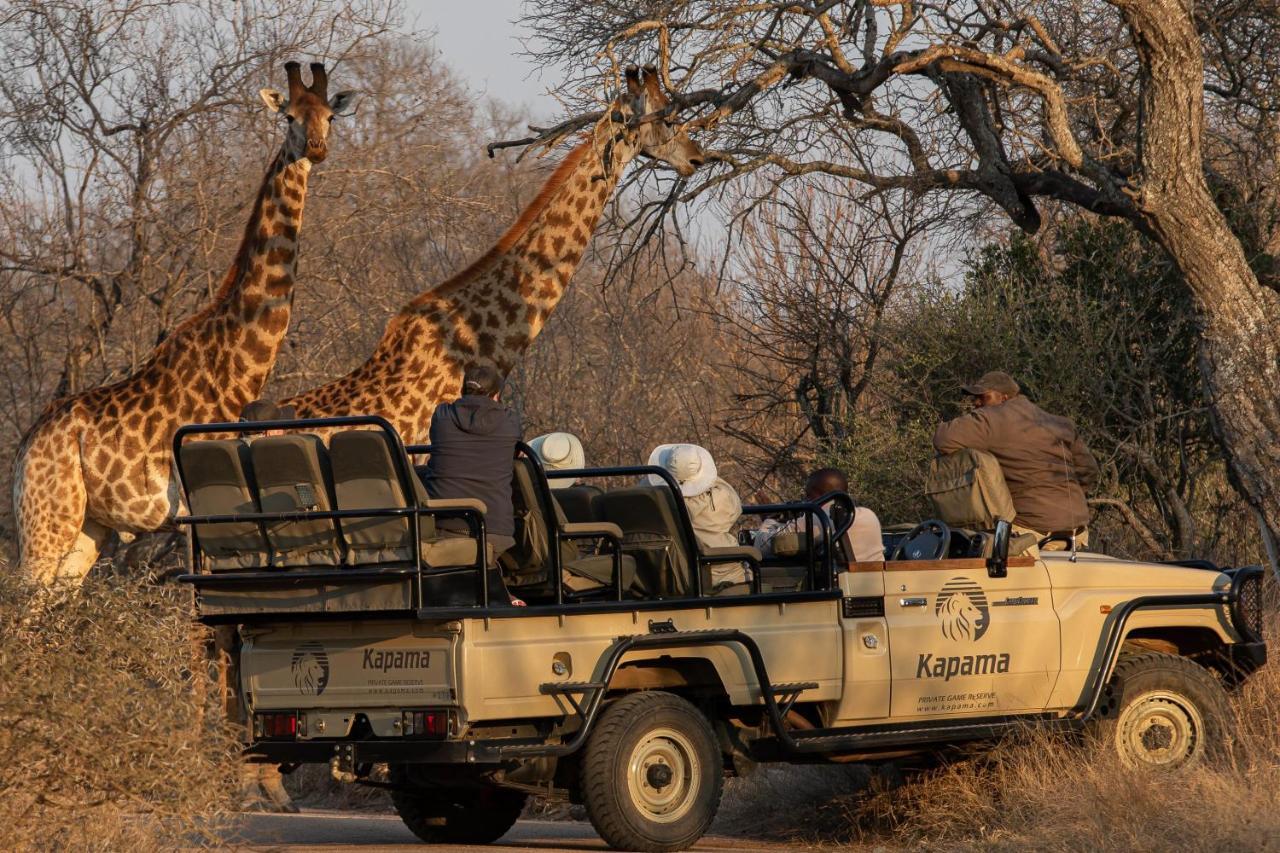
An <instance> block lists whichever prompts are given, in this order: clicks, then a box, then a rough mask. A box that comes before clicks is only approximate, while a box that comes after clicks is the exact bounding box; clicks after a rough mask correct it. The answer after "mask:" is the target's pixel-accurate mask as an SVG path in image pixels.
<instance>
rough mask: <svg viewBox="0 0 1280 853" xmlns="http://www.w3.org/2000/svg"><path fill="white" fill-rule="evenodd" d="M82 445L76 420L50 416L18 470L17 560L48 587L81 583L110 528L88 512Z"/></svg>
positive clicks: (34, 436)
mask: <svg viewBox="0 0 1280 853" xmlns="http://www.w3.org/2000/svg"><path fill="white" fill-rule="evenodd" d="M78 446H79V445H78V442H77V439H76V437H75V434H74V429H73V428H72V427H71V425H69V424H68V423H67V422H65V421H57V420H55V421H50V422H48V423H46V424H44V426H43V428H41V429H40V430H39V431H37V432H36V433H35V434H34V435H33V436H32V438H31V441H30V443H29V444H28V445H27V446H26V447H25V448H24V449H23V451H22V452H21V453H20V455H19V458H18V464H17V466H16V467H15V470H14V509H15V510H16V513H17V522H18V565H19V567H20V570H21V571H22V572H23V573H24V574H25V575H26V576H27V577H28V578H29V579H30V580H32V581H34V582H35V583H37V584H39V585H41V586H45V587H49V586H54V585H55V584H56V585H58V586H63V587H68V588H72V589H74V588H76V587H78V586H79V585H80V584H81V583H82V582H83V581H84V577H85V575H87V574H88V573H89V569H91V568H92V567H93V564H94V562H95V561H96V560H97V559H98V554H99V552H101V550H102V546H103V544H104V543H105V542H106V539H107V536H108V535H109V533H110V531H109V530H108V529H107V528H106V527H104V526H103V525H101V524H98V523H97V522H95V521H92V520H90V519H89V518H87V516H86V508H87V506H88V496H87V490H86V488H85V481H84V471H83V470H82V468H81V467H80V459H79V450H78Z"/></svg>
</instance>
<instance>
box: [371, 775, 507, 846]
mask: <svg viewBox="0 0 1280 853" xmlns="http://www.w3.org/2000/svg"><path fill="white" fill-rule="evenodd" d="M526 798H527V797H526V795H525V794H522V793H520V792H519V791H508V790H506V789H502V788H485V789H482V790H479V791H457V790H450V789H448V788H439V789H431V788H393V789H392V790H391V802H392V803H393V804H394V805H395V807H396V813H397V814H399V815H400V819H401V820H402V821H404V825H405V826H407V827H409V830H410V831H411V832H412V833H413V834H414V835H416V836H418V838H420V839H422V840H423V841H425V842H427V843H428V844H492V843H493V842H495V841H497V840H498V839H499V838H501V837H502V836H504V835H506V834H507V832H508V831H509V830H510V829H511V827H513V826H515V823H516V821H517V820H519V819H520V812H521V811H523V810H524V801H525V799H526Z"/></svg>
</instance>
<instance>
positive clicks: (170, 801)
mask: <svg viewBox="0 0 1280 853" xmlns="http://www.w3.org/2000/svg"><path fill="white" fill-rule="evenodd" d="M14 574H15V573H14V572H13V570H12V569H11V568H9V567H8V566H4V565H3V564H0V754H3V755H4V756H5V770H4V772H3V773H2V774H0V827H2V828H0V839H3V841H0V847H3V848H4V849H7V850H35V849H41V850H48V849H75V850H120V849H131V850H135V851H146V850H162V849H173V848H174V847H175V846H183V847H189V846H193V845H195V846H199V845H204V844H213V843H216V837H215V836H214V830H215V829H216V827H217V826H218V823H219V819H220V817H221V816H222V815H223V814H224V812H225V810H226V809H227V808H228V806H229V805H230V804H231V803H232V802H233V800H234V797H235V795H236V794H237V793H238V788H237V766H238V764H237V761H236V757H235V756H236V746H235V743H234V742H233V740H232V738H231V737H230V732H229V731H228V730H227V729H226V727H225V725H224V724H223V723H222V715H221V713H220V711H219V708H218V707H217V706H216V704H215V701H214V697H215V691H214V690H213V689H212V685H211V684H210V682H209V681H208V675H209V673H208V672H207V671H206V670H205V668H204V667H203V666H202V667H201V668H200V669H199V670H197V672H196V675H197V676H198V678H199V679H200V681H199V682H197V681H195V680H193V678H192V663H193V645H192V640H193V632H195V631H196V627H195V626H194V624H193V622H192V618H191V617H192V609H191V599H190V592H189V591H188V590H186V589H184V588H180V587H178V586H177V585H174V584H169V585H156V584H154V583H149V582H147V581H144V580H126V579H122V578H119V577H113V576H105V577H93V578H91V579H90V580H89V581H88V582H87V583H86V584H85V585H84V587H83V588H82V589H81V590H79V591H78V592H75V593H65V594H49V593H36V592H35V591H33V590H32V589H30V588H29V587H27V586H25V585H24V584H23V583H22V582H21V581H19V580H17V579H16V578H15V577H14ZM193 686H197V687H198V688H199V689H198V690H196V689H193ZM202 712H203V713H202Z"/></svg>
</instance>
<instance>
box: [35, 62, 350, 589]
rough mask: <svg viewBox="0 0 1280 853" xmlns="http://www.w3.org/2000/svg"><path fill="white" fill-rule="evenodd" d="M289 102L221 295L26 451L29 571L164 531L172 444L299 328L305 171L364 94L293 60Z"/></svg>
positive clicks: (59, 405)
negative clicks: (114, 538)
mask: <svg viewBox="0 0 1280 853" xmlns="http://www.w3.org/2000/svg"><path fill="white" fill-rule="evenodd" d="M284 67H285V73H286V75H287V77H288V81H289V93H288V96H285V95H282V94H281V93H280V92H277V91H276V90H274V89H262V90H261V91H260V92H259V94H260V96H261V97H262V100H263V101H264V102H265V103H266V105H267V107H268V109H270V110H271V111H273V112H276V113H278V114H279V115H281V116H283V117H284V118H285V119H286V120H287V122H288V126H287V129H286V132H285V139H284V142H283V144H282V145H281V146H280V150H279V152H278V153H277V154H276V156H275V158H274V159H273V160H272V161H271V165H270V166H269V167H268V169H267V172H266V176H265V177H264V178H263V181H262V187H261V189H259V191H258V195H257V199H256V201H255V202H254V205H253V208H252V211H251V213H250V215H249V222H248V225H246V226H245V231H244V237H243V239H242V240H241V242H240V247H239V250H238V251H237V252H236V256H235V259H234V261H233V262H232V264H231V268H230V269H229V270H228V271H227V274H226V277H225V278H224V279H223V281H222V284H221V286H220V288H219V289H218V291H217V292H216V294H215V296H214V298H213V300H212V302H211V303H210V304H208V305H207V306H205V307H204V308H203V309H202V310H200V311H199V312H198V313H196V314H195V315H193V316H191V317H189V318H187V319H186V320H185V321H183V322H182V323H180V324H179V325H178V326H177V327H176V328H174V330H173V331H172V333H170V334H169V335H168V336H167V337H166V338H165V339H164V341H162V342H161V343H160V344H159V345H158V346H157V347H156V348H155V350H153V351H152V353H151V354H150V356H149V357H148V358H147V360H146V362H144V363H143V364H142V365H141V367H139V368H138V369H137V370H136V371H135V372H133V373H132V374H130V375H129V376H128V377H126V378H125V379H122V380H120V381H119V382H116V383H113V384H110V385H104V386H100V387H97V388H91V389H88V390H85V391H82V392H80V393H78V394H75V395H72V396H69V397H64V398H62V399H59V400H55V401H54V402H53V403H51V404H50V405H49V407H48V408H46V409H45V411H44V413H43V414H42V415H41V416H40V417H39V418H38V419H37V420H36V422H35V424H33V425H32V427H31V429H30V430H28V432H27V433H26V435H25V436H24V437H23V439H22V441H21V443H20V444H19V446H18V453H17V458H16V462H15V467H14V478H13V491H14V508H15V510H16V513H17V526H18V565H19V567H20V571H22V572H24V573H25V574H26V575H27V576H28V577H30V578H31V579H33V580H35V581H36V582H37V583H40V584H43V585H46V586H48V585H53V584H54V583H58V584H60V585H61V584H67V585H72V586H76V585H78V584H79V583H80V582H81V581H82V580H83V579H84V576H85V575H86V574H87V573H88V571H89V569H90V568H91V567H92V566H93V564H94V561H95V560H96V559H97V556H98V553H99V551H100V550H101V548H102V545H103V543H104V541H105V539H106V537H107V535H108V534H109V532H110V531H112V530H115V531H119V532H122V533H126V534H128V533H141V532H146V531H152V530H158V529H161V528H163V527H165V526H166V525H167V523H168V521H169V519H170V518H172V516H173V515H174V514H175V513H176V511H177V509H178V502H179V498H178V488H177V481H176V477H175V474H174V470H173V459H172V456H173V453H172V447H171V442H172V440H173V435H174V433H175V432H176V431H177V429H178V427H179V426H180V425H182V424H185V423H192V422H199V421H205V422H209V421H227V420H234V419H235V418H236V417H237V416H238V415H239V412H240V408H241V407H242V406H243V405H244V404H245V403H247V402H249V401H250V400H253V399H254V398H256V397H257V396H258V394H259V392H260V391H261V390H262V386H263V384H264V383H265V382H266V380H267V375H268V374H269V373H270V371H271V367H272V365H273V364H274V362H275V358H276V352H277V350H278V349H279V347H280V343H281V341H282V340H283V339H284V335H285V332H286V331H287V329H288V327H289V312H290V309H291V307H292V304H293V281H294V268H295V264H296V261H297V253H298V230H299V228H300V227H301V225H302V205H303V201H304V199H305V197H306V192H307V177H308V175H309V173H310V171H311V166H312V164H313V163H319V162H321V161H322V160H324V158H325V156H326V154H327V153H328V137H329V126H330V123H331V122H332V121H333V118H334V116H335V115H338V114H341V113H343V112H344V111H345V110H346V109H347V108H348V107H349V106H350V105H351V104H352V102H353V101H354V99H355V93H354V92H350V91H344V92H339V93H338V94H336V95H334V96H333V98H332V99H328V75H327V73H326V71H325V67H324V65H323V64H322V63H318V62H316V63H312V64H311V85H310V86H306V85H304V84H303V82H302V72H301V66H300V65H299V64H298V63H297V62H288V63H286V64H285V66H284Z"/></svg>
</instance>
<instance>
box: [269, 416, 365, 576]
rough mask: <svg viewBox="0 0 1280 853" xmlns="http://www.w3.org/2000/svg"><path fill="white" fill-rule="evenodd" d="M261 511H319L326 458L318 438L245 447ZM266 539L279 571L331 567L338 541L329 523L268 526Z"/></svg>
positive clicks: (323, 506)
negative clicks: (279, 568) (249, 458)
mask: <svg viewBox="0 0 1280 853" xmlns="http://www.w3.org/2000/svg"><path fill="white" fill-rule="evenodd" d="M249 451H250V455H251V456H252V458H253V472H254V479H255V480H257V484H258V503H259V504H260V505H261V507H262V511H263V512H301V513H307V512H321V511H327V510H329V509H331V508H332V504H331V502H330V499H329V485H328V482H329V478H328V476H327V469H328V453H327V452H326V451H325V447H324V443H323V442H322V441H321V440H320V438H319V436H315V435H307V434H300V433H294V434H291V435H271V436H263V437H262V438H257V439H254V441H253V442H252V444H250V445H249ZM266 527H267V540H268V541H269V542H270V543H271V547H272V548H273V549H274V550H275V556H276V562H277V563H278V564H279V565H281V566H336V565H340V564H341V563H342V542H341V540H340V538H339V536H338V526H337V524H336V523H335V522H334V520H333V519H331V518H314V519H301V520H298V521H268V522H267V523H266Z"/></svg>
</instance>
